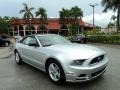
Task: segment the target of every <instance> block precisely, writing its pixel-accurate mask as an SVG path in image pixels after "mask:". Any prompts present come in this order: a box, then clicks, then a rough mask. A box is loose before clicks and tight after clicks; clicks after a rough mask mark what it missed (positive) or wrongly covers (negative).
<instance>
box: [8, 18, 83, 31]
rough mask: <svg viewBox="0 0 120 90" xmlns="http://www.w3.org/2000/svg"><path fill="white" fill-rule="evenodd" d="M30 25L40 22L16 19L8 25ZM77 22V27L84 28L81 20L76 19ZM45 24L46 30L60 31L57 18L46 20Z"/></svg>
mask: <svg viewBox="0 0 120 90" xmlns="http://www.w3.org/2000/svg"><path fill="white" fill-rule="evenodd" d="M29 22H30V23H31V24H40V20H39V18H34V19H32V20H31V21H27V20H24V19H16V20H12V21H10V24H11V25H12V26H15V25H21V24H26V23H29ZM78 22H79V25H80V26H85V23H84V22H83V20H82V19H78ZM45 23H46V24H47V25H46V26H47V28H48V29H54V30H55V29H60V20H59V18H48V19H47V20H46V21H45Z"/></svg>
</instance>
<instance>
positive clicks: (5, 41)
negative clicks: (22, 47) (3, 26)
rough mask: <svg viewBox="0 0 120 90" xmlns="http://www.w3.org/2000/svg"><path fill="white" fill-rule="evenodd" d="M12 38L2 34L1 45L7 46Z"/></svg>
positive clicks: (0, 37)
mask: <svg viewBox="0 0 120 90" xmlns="http://www.w3.org/2000/svg"><path fill="white" fill-rule="evenodd" d="M10 43H11V42H10V40H9V39H8V37H7V36H5V35H1V36H0V47H6V46H9V45H10Z"/></svg>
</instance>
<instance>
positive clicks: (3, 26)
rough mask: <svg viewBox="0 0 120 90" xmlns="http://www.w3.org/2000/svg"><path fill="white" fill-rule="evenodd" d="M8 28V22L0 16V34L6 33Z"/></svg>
mask: <svg viewBox="0 0 120 90" xmlns="http://www.w3.org/2000/svg"><path fill="white" fill-rule="evenodd" d="M8 30H9V23H8V22H7V21H6V20H5V19H4V18H1V17H0V34H3V33H7V34H8Z"/></svg>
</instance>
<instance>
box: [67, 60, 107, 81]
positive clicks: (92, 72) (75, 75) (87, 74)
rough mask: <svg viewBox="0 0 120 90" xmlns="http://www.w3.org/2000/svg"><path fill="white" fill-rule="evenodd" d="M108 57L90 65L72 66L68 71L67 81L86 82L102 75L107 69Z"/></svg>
mask: <svg viewBox="0 0 120 90" xmlns="http://www.w3.org/2000/svg"><path fill="white" fill-rule="evenodd" d="M107 63H108V59H107V58H106V59H105V60H104V61H102V62H100V63H98V64H96V65H94V66H88V67H80V66H70V67H69V69H68V70H67V73H66V81H67V82H86V81H90V80H93V79H95V78H97V77H99V76H101V75H102V74H103V73H104V72H105V71H106V66H107Z"/></svg>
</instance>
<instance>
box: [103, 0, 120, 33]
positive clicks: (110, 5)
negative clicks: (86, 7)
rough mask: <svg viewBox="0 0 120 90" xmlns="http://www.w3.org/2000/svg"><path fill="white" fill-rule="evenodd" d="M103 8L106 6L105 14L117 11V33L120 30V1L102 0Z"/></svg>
mask: <svg viewBox="0 0 120 90" xmlns="http://www.w3.org/2000/svg"><path fill="white" fill-rule="evenodd" d="M101 4H102V6H104V10H103V12H107V11H108V9H111V10H113V11H117V32H118V31H119V29H120V0H102V1H101Z"/></svg>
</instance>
